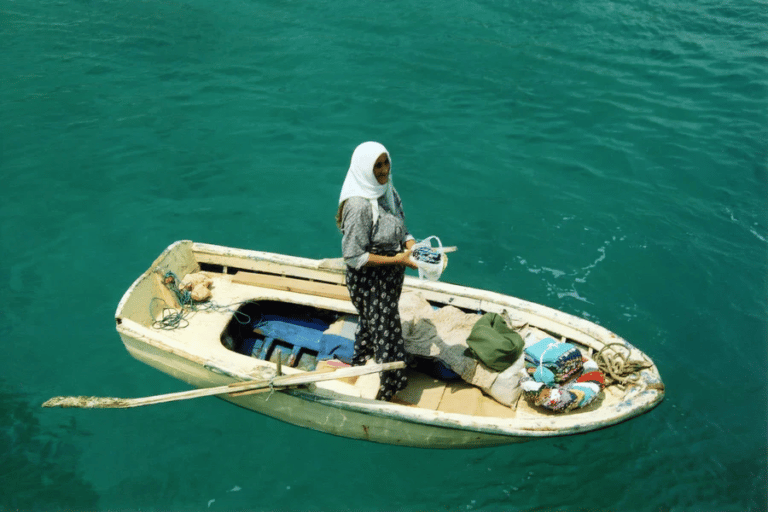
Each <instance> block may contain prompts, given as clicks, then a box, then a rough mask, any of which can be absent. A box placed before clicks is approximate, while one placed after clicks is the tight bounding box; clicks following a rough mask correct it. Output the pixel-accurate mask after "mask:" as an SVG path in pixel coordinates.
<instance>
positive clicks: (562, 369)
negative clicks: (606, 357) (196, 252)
mask: <svg viewBox="0 0 768 512" xmlns="http://www.w3.org/2000/svg"><path fill="white" fill-rule="evenodd" d="M525 369H526V370H527V371H528V374H529V375H531V376H533V378H534V379H535V380H537V381H538V382H543V383H544V384H548V385H554V384H562V383H563V382H566V381H567V380H569V379H570V378H572V377H573V376H574V375H576V374H577V373H579V372H580V371H581V369H582V361H581V352H579V349H577V348H576V347H574V346H573V345H569V344H568V343H561V342H559V341H555V340H554V339H552V338H544V339H543V340H541V341H539V342H537V343H534V344H533V345H531V346H530V347H528V348H526V349H525Z"/></svg>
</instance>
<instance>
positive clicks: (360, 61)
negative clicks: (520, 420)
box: [0, 0, 768, 511]
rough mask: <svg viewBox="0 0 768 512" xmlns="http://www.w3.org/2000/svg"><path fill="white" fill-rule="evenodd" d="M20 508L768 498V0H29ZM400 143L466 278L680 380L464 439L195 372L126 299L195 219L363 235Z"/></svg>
mask: <svg viewBox="0 0 768 512" xmlns="http://www.w3.org/2000/svg"><path fill="white" fill-rule="evenodd" d="M0 19H1V20H2V23H0V37H2V40H3V42H4V43H5V44H4V45H3V51H2V52H0V63H1V64H2V69H3V73H2V78H0V81H1V82H2V87H0V176H1V177H2V183H3V190H4V193H3V200H2V201H0V249H1V250H2V258H3V262H2V265H0V292H1V293H2V298H3V299H4V301H3V302H4V306H3V307H2V308H0V339H1V340H2V345H3V357H2V373H1V374H0V448H2V450H0V462H2V464H1V465H0V467H2V470H0V510H2V511H5V510H8V511H11V510H17V509H18V510H40V511H43V510H57V509H62V510H104V511H106V510H158V511H159V510H190V511H191V510H211V511H214V510H249V511H250V510H254V511H257V510H331V509H333V510H441V511H443V510H447V511H458V510H462V511H464V510H521V511H522V510H584V511H586V510H591V511H594V510H621V511H635V510H637V511H644V510H675V511H710V510H711V511H745V510H754V511H760V510H766V509H768V504H766V496H767V495H768V481H767V479H768V471H767V470H766V465H767V462H766V461H768V444H767V443H766V431H767V428H766V427H767V426H768V425H767V424H768V405H767V404H768V394H767V393H766V391H767V389H766V387H767V380H766V375H767V374H768V350H767V345H768V344H767V343H766V341H768V322H767V321H766V313H767V311H768V257H767V255H768V252H767V250H768V209H767V208H766V207H767V206H768V171H767V170H766V162H767V161H768V154H767V153H766V147H767V143H768V142H767V141H768V119H767V117H768V114H767V112H768V76H767V75H766V73H767V71H766V70H768V36H766V34H768V30H766V29H767V28H768V27H767V25H768V4H766V2H765V1H764V0H753V1H745V2H732V1H717V2H715V1H710V0H703V1H698V2H692V1H689V0H673V1H667V2H661V1H657V0H649V1H644V2H621V1H615V0H595V1H592V2H583V1H578V0H577V1H574V2H547V1H539V2H516V1H505V2H491V1H487V0H470V1H463V2H456V1H451V0H447V1H442V2H430V1H424V2H380V3H361V2H349V1H346V0H337V1H335V2H324V1H315V2H247V1H246V2H243V1H233V2H213V1H210V0H190V1H187V2H176V1H125V0H107V1H103V2H94V1H90V0H78V1H75V0H58V1H42V2H29V1H12V0H11V1H7V2H5V3H3V4H2V5H1V6H0ZM364 140H378V141H380V142H382V143H384V144H385V145H386V146H387V147H388V148H389V150H390V152H391V154H392V159H393V177H394V180H395V183H396V185H397V188H398V190H399V192H400V195H401V196H402V198H403V201H404V203H405V207H406V213H407V216H408V224H409V228H410V230H411V231H412V232H413V233H414V234H416V236H418V237H422V238H423V237H426V236H428V235H433V234H434V235H439V236H440V237H441V238H442V240H443V242H444V243H446V244H447V245H456V246H458V247H459V251H458V252H457V253H455V255H454V256H453V257H452V258H451V266H450V267H449V268H448V270H447V271H446V273H445V274H444V280H446V281H450V282H454V283H458V284H463V285H467V286H473V287H479V288H486V289H490V290H494V291H499V292H503V293H508V294H511V295H515V296H519V297H522V298H525V299H528V300H532V301H535V302H539V303H542V304H546V305H548V306H551V307H554V308H558V309H562V310H564V311H567V312H569V313H572V314H576V315H579V316H582V317H585V318H588V319H590V320H592V321H595V322H598V323H600V324H601V325H603V326H605V327H607V328H609V329H611V330H612V331H615V332H617V333H618V334H620V335H621V336H623V337H625V338H626V339H628V340H630V341H631V342H632V343H634V344H635V345H637V346H638V347H639V348H641V349H642V350H644V351H645V352H647V353H648V354H649V355H650V356H651V357H652V358H653V359H654V361H655V362H656V363H657V364H658V366H659V368H660V370H661V372H662V376H663V378H664V380H665V383H666V385H667V399H666V400H665V401H664V403H663V404H662V405H661V406H660V407H658V408H657V409H655V410H654V411H652V412H651V413H649V414H647V415H644V416H642V417H640V418H637V419H634V420H632V421H630V422H627V423H624V424H621V425H618V426H615V427H612V428H610V429H606V430H603V431H599V432H594V433H590V434H587V435H582V436H577V437H564V438H556V439H548V440H540V441H536V442H531V443H526V444H521V445H513V446H508V447H503V448H496V449H478V450H460V451H438V450H419V449H409V448H398V447H391V446H383V445H376V444H371V443H365V442H359V441H351V440H347V439H341V438H336V437H332V436H329V435H325V434H321V433H317V432H314V431H309V430H305V429H301V428H298V427H294V426H291V425H286V424H283V423H280V422H277V421H274V420H272V419H269V418H266V417H264V416H260V415H257V414H254V413H250V412H248V411H245V410H241V409H238V408H236V407H233V406H231V405H228V404H226V403H224V402H222V401H219V400H214V399H200V400H194V401H187V402H180V403H176V404H168V405H163V406H156V407H149V408H141V409H135V410H125V411H123V410H115V411H82V410H81V411H78V410H43V409H41V408H40V407H39V404H40V403H42V402H43V401H44V400H46V399H47V398H49V397H50V396H53V395H61V394H87V395H105V396H126V397H133V396H144V395H153V394H158V393H164V392H170V391H176V390H180V389H186V386H185V385H184V384H183V383H181V382H179V381H176V380H174V379H172V378H171V377H168V376H166V375H164V374H160V373H159V372H157V371H155V370H153V369H151V368H149V367H147V366H145V365H143V364H140V363H138V362H136V361H134V360H133V359H132V358H131V357H130V356H129V355H128V353H127V352H126V351H125V349H124V348H123V346H122V343H121V342H120V340H119V338H118V336H117V334H116V333H115V330H114V321H113V314H114V310H115V307H116V305H117V302H118V300H119V299H120V297H121V296H122V294H123V292H124V291H125V290H126V289H127V287H128V286H129V285H130V283H131V282H132V281H133V280H134V279H135V278H136V277H137V276H138V275H139V274H140V273H141V272H143V271H144V270H145V269H146V268H147V267H148V266H149V264H150V263H151V262H152V260H153V259H154V258H155V257H156V256H157V255H158V254H159V253H160V252H161V251H162V250H163V249H164V248H165V247H166V246H167V245H168V244H170V243H171V242H173V241H174V240H178V239H193V240H196V241H201V242H209V243H217V244H222V245H228V246H233V247H243V248H251V249H261V250H267V251H273V252H283V253H289V254H295V255H300V256H306V257H312V258H322V257H335V256H338V253H339V250H340V249H339V242H340V238H339V235H338V232H337V231H336V228H335V226H334V223H333V215H334V213H335V207H336V200H337V198H338V193H339V190H340V187H341V183H342V180H343V178H344V173H345V171H346V168H347V165H348V162H349V157H350V155H351V152H352V150H353V148H354V147H355V146H356V145H357V144H358V143H359V142H362V141H364Z"/></svg>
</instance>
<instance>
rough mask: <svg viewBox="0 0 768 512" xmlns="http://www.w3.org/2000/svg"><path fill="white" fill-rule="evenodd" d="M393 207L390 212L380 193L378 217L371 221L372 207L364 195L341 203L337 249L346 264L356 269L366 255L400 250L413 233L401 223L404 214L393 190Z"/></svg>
mask: <svg viewBox="0 0 768 512" xmlns="http://www.w3.org/2000/svg"><path fill="white" fill-rule="evenodd" d="M394 195H395V208H396V209H397V212H391V211H390V210H389V205H387V204H386V203H387V202H386V200H385V198H384V196H382V197H380V198H379V219H378V220H377V221H376V225H375V226H374V225H373V211H372V209H371V203H370V202H369V201H368V199H364V198H362V197H350V198H349V199H347V202H346V203H345V204H344V211H343V213H342V218H341V231H342V233H343V236H342V239H341V253H342V255H343V256H344V262H345V263H346V264H347V266H350V267H352V268H354V269H358V270H359V269H360V268H361V267H362V266H363V265H365V264H366V263H367V262H368V255H369V254H371V253H373V254H385V253H389V254H391V253H393V252H400V251H401V250H402V247H403V245H404V244H405V242H407V241H408V240H410V239H412V238H413V236H411V234H410V233H409V232H408V229H407V228H406V227H405V215H404V213H403V205H402V203H401V201H400V196H399V195H398V194H397V191H395V194H394Z"/></svg>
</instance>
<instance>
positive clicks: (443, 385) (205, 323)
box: [156, 274, 620, 418]
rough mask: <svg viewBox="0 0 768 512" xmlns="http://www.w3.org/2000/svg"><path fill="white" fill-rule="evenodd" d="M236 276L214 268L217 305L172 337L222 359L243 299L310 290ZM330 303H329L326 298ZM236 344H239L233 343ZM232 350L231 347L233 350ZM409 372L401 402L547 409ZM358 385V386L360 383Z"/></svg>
mask: <svg viewBox="0 0 768 512" xmlns="http://www.w3.org/2000/svg"><path fill="white" fill-rule="evenodd" d="M232 277H233V276H231V275H228V274H213V275H212V278H213V282H214V284H213V301H214V303H215V305H216V306H217V307H214V308H200V309H199V310H198V311H195V312H193V313H191V314H189V315H188V316H186V317H185V322H186V323H185V326H184V327H182V328H179V329H176V330H167V331H165V333H166V337H167V338H168V339H169V340H176V341H177V342H179V343H180V344H181V343H183V342H184V340H187V339H188V338H187V337H186V335H185V334H184V333H183V332H181V331H184V330H186V329H191V330H193V331H194V332H195V333H196V336H195V337H196V339H198V340H206V341H204V342H201V345H200V346H196V347H195V351H196V353H197V355H198V356H201V357H203V358H205V357H210V358H213V359H216V357H217V355H220V354H221V353H222V352H221V351H222V349H224V345H226V343H224V339H223V338H224V336H223V334H225V333H226V332H227V330H228V326H231V325H233V322H234V321H235V319H233V312H234V311H235V310H237V309H238V308H240V307H242V305H243V304H247V303H248V302H252V301H260V300H275V299H276V298H277V299H278V300H285V301H287V302H297V303H301V301H303V300H304V301H305V300H306V296H302V295H301V294H298V293H292V292H290V291H281V290H275V289H266V288H264V289H262V288H260V287H259V286H257V285H254V284H253V283H248V284H243V283H238V282H234V281H233V279H232ZM158 281H159V278H158ZM158 284H160V283H158ZM160 288H162V289H164V290H166V291H167V288H165V287H164V286H163V285H162V284H160ZM165 300H166V302H167V303H169V304H170V303H172V297H170V296H168V295H166V297H165ZM332 303H333V304H332V305H334V306H335V307H336V311H337V313H339V314H340V315H342V314H347V315H349V314H352V313H354V312H355V311H354V308H353V307H352V305H351V304H350V303H349V302H348V301H341V300H338V301H336V300H333V301H332ZM326 304H328V303H327V302H326ZM158 313H160V312H156V314H158ZM158 316H160V317H161V316H162V315H161V314H158ZM223 343H224V344H223ZM231 350H234V349H231V348H230V351H231ZM230 351H227V352H229V353H231V352H230ZM310 369H311V368H310ZM407 374H408V382H409V383H408V386H407V387H406V388H405V389H404V390H402V391H400V392H399V393H397V395H396V396H395V398H394V399H393V401H394V402H395V403H398V404H401V405H406V406H412V407H418V408H423V409H428V410H435V411H443V412H447V413H460V414H469V415H474V416H488V417H501V418H513V417H518V418H519V417H521V416H528V415H530V416H539V417H541V415H542V414H545V415H546V414H547V413H542V412H541V411H539V410H536V409H533V408H531V407H530V406H529V405H528V404H527V402H526V401H525V400H522V399H521V400H518V402H517V404H516V405H515V406H513V407H508V406H505V405H503V404H500V403H499V402H497V401H496V400H494V399H493V398H491V397H489V396H487V395H485V394H483V392H482V391H481V390H480V389H479V388H477V387H475V386H472V385H471V384H468V383H466V382H464V381H461V380H442V379H438V378H435V377H432V376H430V375H427V374H425V373H422V372H420V371H417V370H415V369H412V368H409V369H408V370H407ZM355 385H356V386H358V385H357V384H355ZM358 387H359V386H358ZM606 391H608V390H606ZM605 398H606V399H608V400H609V401H613V400H616V399H618V398H620V397H619V396H615V397H612V396H611V393H610V391H608V393H607V395H606V397H605ZM597 406H598V405H597V404H595V405H594V406H589V407H587V408H584V409H581V410H580V411H578V412H587V411H588V410H590V409H592V408H594V407H597Z"/></svg>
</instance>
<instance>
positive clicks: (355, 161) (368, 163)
mask: <svg viewBox="0 0 768 512" xmlns="http://www.w3.org/2000/svg"><path fill="white" fill-rule="evenodd" d="M382 153H386V154H387V158H388V159H389V165H390V169H389V179H388V180H387V183H385V184H384V185H381V184H380V183H379V182H378V181H377V180H376V176H374V174H373V165H374V164H375V163H376V159H377V158H379V156H381V154H382ZM393 190H394V187H393V185H392V157H390V156H389V151H387V148H385V147H384V146H383V145H381V144H379V143H378V142H363V143H362V144H360V145H359V146H357V147H356V148H355V151H354V152H353V153H352V161H351V162H350V164H349V170H348V171H347V177H346V178H344V185H343V186H342V187H341V195H340V196H339V205H341V203H343V202H344V201H346V200H347V199H349V198H350V197H362V198H365V199H368V200H369V201H370V202H371V209H372V210H373V223H374V224H376V221H377V220H378V218H379V198H380V197H381V196H384V195H385V196H386V200H387V203H388V205H389V208H390V211H392V213H395V212H396V211H397V210H395V197H394V193H393Z"/></svg>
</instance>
